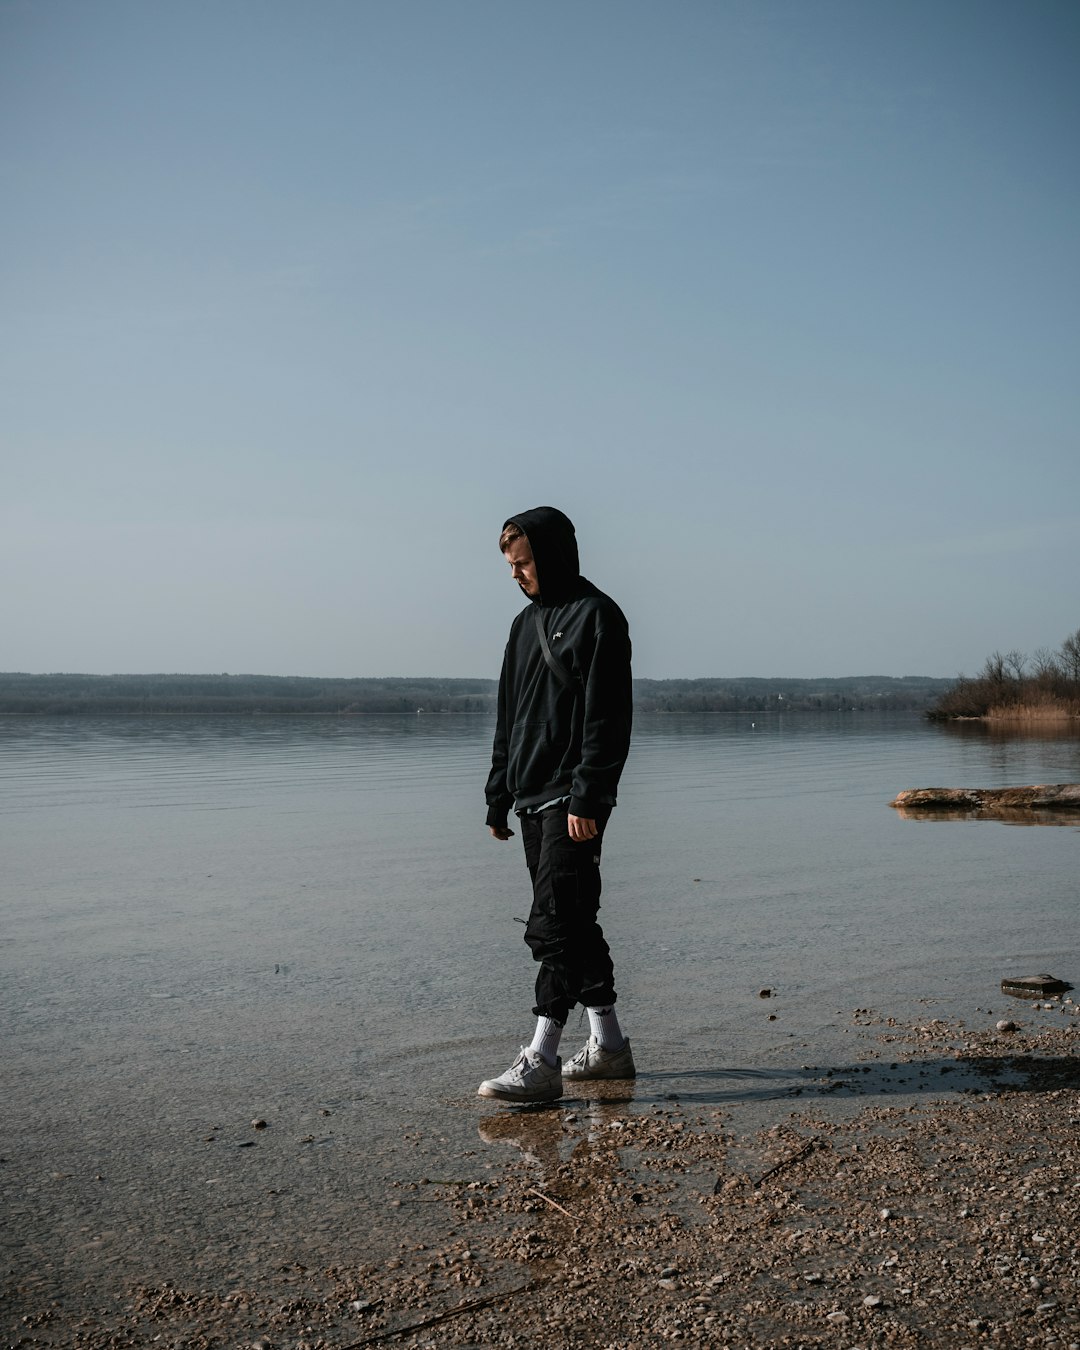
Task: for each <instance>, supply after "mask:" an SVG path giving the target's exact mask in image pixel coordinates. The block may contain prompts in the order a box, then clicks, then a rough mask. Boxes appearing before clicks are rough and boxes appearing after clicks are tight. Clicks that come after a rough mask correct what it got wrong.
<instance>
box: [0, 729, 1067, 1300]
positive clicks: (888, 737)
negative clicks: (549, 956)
mask: <svg viewBox="0 0 1080 1350" xmlns="http://www.w3.org/2000/svg"><path fill="white" fill-rule="evenodd" d="M491 733H492V727H491V725H490V723H489V722H488V721H487V720H486V719H482V718H450V717H442V718H423V717H417V718H411V719H403V720H382V719H370V720H359V719H358V720H349V721H338V720H334V721H331V720H327V721H321V720H320V721H313V722H306V721H303V722H301V721H280V722H279V721H266V720H257V719H246V720H236V721H232V720H220V721H193V722H188V721H183V720H150V721H134V720H133V721H107V722H106V721H100V722H94V721H78V720H72V721H63V720H59V721H55V722H54V721H33V722H20V721H6V722H0V830H2V831H3V873H4V876H3V890H2V896H0V923H2V928H0V969H2V974H3V983H2V989H0V1008H2V1016H3V1026H4V1029H5V1043H6V1048H5V1055H4V1063H5V1071H4V1072H5V1082H4V1084H3V1092H4V1098H5V1105H6V1107H7V1112H6V1117H7V1122H8V1123H7V1125H6V1126H5V1132H4V1137H3V1139H2V1141H0V1147H2V1151H3V1154H4V1156H5V1158H7V1159H8V1160H9V1161H11V1162H13V1163H14V1166H8V1167H6V1168H5V1169H4V1173H3V1184H4V1185H5V1186H6V1187H7V1193H6V1196H5V1199H6V1201H7V1203H8V1204H9V1205H10V1206H12V1213H13V1215H14V1216H15V1217H16V1224H15V1227H14V1229H13V1231H14V1232H16V1234H17V1236H16V1238H15V1239H14V1240H15V1245H16V1248H17V1256H16V1261H15V1264H16V1266H17V1267H19V1268H22V1267H25V1268H27V1269H29V1268H31V1267H32V1266H34V1264H35V1262H36V1263H37V1266H36V1268H38V1269H39V1270H41V1271H45V1272H49V1271H53V1272H55V1271H58V1270H60V1271H62V1270H64V1269H67V1270H68V1271H69V1272H70V1271H71V1270H72V1269H76V1268H78V1269H83V1268H86V1266H87V1263H88V1262H92V1260H100V1261H102V1262H105V1261H108V1260H112V1261H119V1262H120V1263H121V1264H123V1263H124V1261H130V1260H132V1259H134V1258H133V1257H132V1256H131V1253H132V1251H133V1250H134V1249H136V1248H137V1250H139V1251H141V1252H143V1253H144V1254H145V1259H146V1260H148V1261H149V1260H151V1259H152V1258H153V1254H154V1253H155V1252H157V1253H159V1254H161V1253H162V1252H164V1251H166V1250H168V1251H171V1252H172V1254H173V1256H174V1257H175V1255H176V1252H177V1251H178V1250H179V1249H180V1248H183V1249H184V1250H186V1251H188V1252H189V1253H190V1254H191V1255H190V1259H191V1260H192V1261H194V1262H196V1264H197V1263H198V1262H199V1261H203V1262H205V1268H204V1269H203V1272H202V1275H203V1278H209V1272H210V1271H211V1270H213V1271H215V1272H218V1273H224V1274H227V1273H228V1272H227V1268H228V1267H229V1266H230V1265H236V1266H238V1267H239V1266H242V1265H243V1263H244V1262H245V1261H248V1260H252V1259H254V1255H253V1254H258V1256H259V1259H265V1257H266V1252H267V1250H268V1249H270V1248H272V1249H273V1250H274V1251H275V1252H277V1250H278V1248H280V1249H281V1252H282V1253H292V1252H293V1251H294V1250H295V1248H294V1246H293V1245H290V1244H293V1243H294V1242H295V1240H296V1239H295V1235H294V1230H295V1229H296V1228H297V1226H298V1225H302V1226H303V1228H304V1234H305V1236H304V1241H305V1243H307V1244H309V1246H310V1244H315V1245H316V1246H317V1245H318V1242H319V1240H320V1235H321V1236H322V1237H324V1238H325V1239H326V1241H327V1242H328V1243H329V1242H331V1241H332V1240H340V1238H341V1235H342V1233H343V1232H344V1233H349V1232H356V1233H361V1232H366V1233H367V1234H368V1235H369V1236H370V1233H371V1231H372V1230H373V1226H375V1227H377V1228H378V1230H379V1232H380V1234H381V1235H382V1236H383V1237H384V1238H385V1239H386V1240H387V1241H390V1240H391V1239H392V1238H393V1237H394V1236H395V1233H396V1229H395V1227H394V1225H395V1224H397V1223H399V1222H400V1221H399V1220H398V1219H397V1218H396V1217H395V1215H394V1214H392V1213H387V1212H386V1209H385V1195H386V1193H387V1192H386V1187H388V1186H392V1185H393V1184H394V1182H395V1180H401V1179H403V1178H405V1177H407V1176H410V1175H412V1174H413V1172H415V1169H416V1167H418V1166H419V1167H425V1166H426V1167H430V1166H432V1165H434V1166H436V1167H438V1166H443V1167H444V1168H445V1167H446V1166H448V1165H450V1164H448V1163H447V1161H446V1160H447V1159H453V1160H454V1161H453V1164H452V1167H453V1168H455V1169H457V1170H456V1171H455V1175H460V1174H462V1169H464V1171H465V1172H466V1173H467V1172H468V1169H469V1168H470V1167H472V1168H475V1167H479V1166H483V1165H484V1164H483V1158H484V1157H485V1152H484V1146H483V1144H482V1142H481V1140H479V1139H478V1138H477V1121H478V1119H481V1118H482V1117H483V1115H484V1113H490V1112H491V1110H493V1109H495V1110H497V1109H499V1108H493V1107H492V1106H491V1105H490V1104H482V1103H480V1102H479V1100H478V1099H477V1098H476V1097H475V1095H474V1094H475V1089H476V1085H477V1083H478V1082H479V1081H480V1079H481V1078H483V1077H487V1076H489V1075H491V1074H493V1073H495V1072H498V1071H501V1070H502V1069H503V1068H505V1067H506V1064H507V1063H509V1061H510V1059H511V1058H512V1056H513V1054H514V1053H515V1052H516V1048H517V1046H518V1045H519V1044H520V1043H521V1041H522V1040H523V1039H525V1038H527V1037H528V1035H529V1033H530V1029H531V1027H530V1024H531V1017H530V1012H529V1010H530V1006H531V998H532V996H531V989H532V980H533V967H532V962H531V958H530V956H529V953H528V951H527V949H526V948H525V945H524V943H523V942H522V940H521V936H522V927H521V925H520V923H518V922H516V921H515V916H523V915H524V914H526V913H527V908H528V895H527V886H526V883H527V875H526V872H525V868H524V862H523V859H522V856H521V852H520V844H519V840H518V839H517V838H515V839H513V840H511V841H510V842H509V843H506V844H501V843H498V842H496V841H495V840H493V839H491V838H490V836H489V835H488V834H487V831H486V830H485V828H484V826H483V818H484V806H483V799H482V789H483V783H484V779H485V776H486V772H487V761H488V755H489V748H490V741H491ZM1078 780H1080V741H1078V740H1077V739H1076V738H1075V737H1073V738H1061V739H1054V738H1045V739H1043V738H1025V739H1009V738H1000V737H993V736H989V735H987V734H986V732H985V731H983V730H982V729H979V728H964V729H962V730H960V731H957V730H949V729H944V728H940V727H934V726H931V725H929V724H927V723H925V722H924V721H922V720H921V719H920V718H919V717H918V716H916V715H913V714H912V715H883V716H876V715H872V714H846V715H844V714H836V715H833V714H828V715H824V716H822V715H817V716H814V715H802V716H800V715H787V716H782V717H781V716H777V717H762V715H760V714H757V715H753V714H747V715H713V716H701V717H693V716H683V717H677V718H676V717H651V718H650V717H642V718H639V720H638V725H637V728H636V732H635V741H634V747H633V751H632V755H631V759H630V763H629V765H628V767H627V770H626V774H625V777H624V781H623V788H622V795H621V798H620V804H619V808H618V810H617V811H616V813H615V815H614V817H613V820H612V824H611V826H610V827H609V834H608V837H607V841H606V846H605V867H604V899H603V909H602V914H601V918H602V921H603V923H604V926H605V930H606V932H607V935H608V938H609V941H610V942H611V945H612V948H613V951H614V953H615V958H616V971H617V977H618V985H619V991H620V1012H621V1013H622V1015H623V1020H624V1025H625V1026H626V1029H627V1030H628V1032H629V1034H630V1035H631V1036H632V1038H633V1040H634V1044H635V1050H636V1054H637V1059H638V1064H639V1068H640V1069H641V1070H642V1071H643V1072H642V1074H641V1077H640V1078H639V1080H638V1083H637V1085H636V1086H635V1088H634V1093H633V1096H634V1101H635V1102H639V1103H642V1104H648V1103H649V1102H656V1101H663V1100H666V1099H667V1097H668V1095H669V1094H672V1093H675V1094H678V1095H679V1096H680V1098H681V1099H682V1100H684V1101H686V1100H690V1101H698V1102H701V1103H703V1104H712V1105H716V1104H720V1105H728V1104H731V1105H733V1106H736V1105H738V1104H740V1103H743V1104H746V1103H751V1104H752V1103H753V1102H755V1101H769V1100H771V1099H773V1098H775V1097H776V1096H777V1095H780V1094H782V1093H783V1092H785V1091H788V1090H789V1089H790V1082H791V1076H792V1075H797V1074H798V1073H800V1072H802V1071H803V1070H804V1069H805V1067H806V1066H807V1064H813V1065H821V1064H825V1063H834V1062H835V1063H841V1062H842V1061H843V1056H844V1055H845V1054H848V1055H850V1054H852V1053H853V1049H852V1047H851V1045H850V1044H848V1043H846V1042H845V1037H849V1036H850V1034H851V1013H852V1010H853V1009H854V1008H868V1007H871V1008H875V1009H879V1010H881V1011H882V1012H884V1013H886V1014H896V1015H898V1016H906V1015H909V1014H914V1015H922V1016H941V1017H952V1016H963V1017H966V1018H968V1019H969V1021H973V1022H977V1021H978V1019H979V1017H994V1018H996V1017H997V1016H1000V1015H1001V1011H1002V1009H1001V995H1000V990H999V985H1000V981H1001V978H1002V977H1003V976H1005V975H1016V974H1030V973H1037V972H1040V971H1043V970H1046V971H1049V972H1051V973H1053V974H1056V975H1059V976H1060V977H1061V978H1064V979H1071V980H1073V981H1074V982H1075V983H1078V984H1080V978H1078V977H1080V940H1078V936H1077V926H1076V905H1077V896H1076V890H1077V875H1078V867H1077V863H1078V857H1080V830H1078V829H1077V827H1075V826H1064V827H1045V828H1044V827H1035V828H1020V827H1016V826H1010V825H1004V824H999V823H991V822H939V823H926V822H920V821H905V820H901V819H900V818H899V817H898V815H897V813H896V812H895V811H893V810H892V809H890V807H889V806H888V802H889V800H890V799H891V798H892V797H893V796H895V794H896V793H897V792H899V791H900V790H902V789H904V788H909V787H926V786H941V785H948V786H982V787H991V786H1005V785H1009V784H1020V783H1036V782H1051V783H1052V782H1067V781H1072V782H1075V781H1078ZM764 987H769V988H771V989H772V990H773V991H774V997H773V998H771V999H769V1000H762V999H760V998H759V997H758V991H759V990H760V989H762V988H764ZM976 1009H978V1010H980V1011H979V1012H978V1013H977V1012H976ZM1015 1010H1016V1009H1015V1005H1013V1007H1012V1008H1011V1009H1010V1011H1012V1012H1015ZM1047 1016H1050V1014H1047ZM583 1034H584V1033H583V1032H580V1031H579V1029H578V1027H577V1025H576V1014H574V1015H573V1017H572V1023H571V1027H570V1028H569V1029H568V1033H567V1040H568V1041H569V1042H572V1044H570V1045H568V1047H567V1049H568V1051H572V1050H573V1049H575V1048H576V1045H577V1042H578V1040H579V1038H580V1036H581V1035H583ZM256 1117H261V1118H264V1119H266V1120H267V1121H269V1123H270V1125H271V1127H272V1128H271V1129H269V1130H267V1131H265V1132H264V1133H262V1134H260V1135H259V1139H258V1147H257V1148H255V1149H250V1150H247V1151H244V1150H241V1151H240V1152H236V1151H235V1149H233V1145H235V1144H238V1143H245V1142H248V1141H250V1139H251V1128H250V1124H251V1121H252V1119H253V1118H256ZM224 1145H228V1147H229V1148H230V1149H232V1151H231V1152H230V1153H228V1154H226V1153H225V1152H222V1151H218V1152H214V1150H215V1148H217V1149H219V1150H220V1149H221V1148H222V1146H224ZM237 1159H247V1161H246V1162H244V1163H243V1164H242V1165H241V1164H240V1163H239V1162H238V1161H237ZM253 1159H257V1161H253ZM260 1169H262V1170H260ZM54 1174H57V1175H61V1176H69V1177H72V1178H74V1180H71V1181H70V1182H67V1183H65V1186H64V1187H54V1188H53V1189H50V1187H49V1186H48V1185H46V1184H44V1183H42V1182H41V1178H42V1177H45V1176H50V1175H54ZM271 1174H272V1178H273V1179H275V1180H276V1183H277V1184H276V1185H271V1184H269V1179H270V1177H271ZM90 1177H98V1178H99V1180H98V1181H97V1183H96V1185H97V1189H96V1190H95V1189H94V1184H92V1183H91V1182H90V1181H89V1180H87V1178H90ZM100 1178H104V1179H105V1180H100ZM80 1179H81V1180H80ZM65 1187H66V1189H65ZM268 1197H274V1198H268ZM58 1232H59V1233H62V1232H69V1234H70V1233H80V1234H81V1235H82V1236H81V1238H80V1241H79V1242H75V1241H74V1239H73V1238H68V1239H60V1238H57V1237H56V1234H57V1233H58ZM50 1233H51V1234H52V1235H53V1236H52V1237H50V1236H48V1234H50ZM136 1237H137V1239H138V1241H137V1243H135V1244H133V1238H136ZM95 1243H96V1244H98V1245H97V1246H94V1247H93V1252H99V1251H100V1252H102V1253H104V1255H100V1256H93V1257H91V1255H89V1254H88V1251H89V1247H88V1244H95ZM110 1244H112V1245H111V1246H110ZM307 1251H308V1248H307V1247H305V1252H307ZM119 1252H124V1253H126V1256H125V1257H124V1261H121V1257H120V1256H119V1255H118V1253H119ZM42 1278H46V1276H44V1275H43V1276H42Z"/></svg>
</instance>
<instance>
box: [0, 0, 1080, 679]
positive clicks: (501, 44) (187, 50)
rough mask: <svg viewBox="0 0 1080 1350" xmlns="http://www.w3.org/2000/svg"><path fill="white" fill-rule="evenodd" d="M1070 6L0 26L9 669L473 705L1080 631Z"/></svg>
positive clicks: (597, 9)
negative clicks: (540, 568) (520, 533)
mask: <svg viewBox="0 0 1080 1350" xmlns="http://www.w3.org/2000/svg"><path fill="white" fill-rule="evenodd" d="M1078 68H1080V5H1077V4H1076V3H1073V0H1015V3H1002V2H1001V0H902V2H901V0H895V2H894V3H886V2H885V0H876V2H874V3H871V2H870V0H790V2H788V0H754V2H753V3H742V2H741V0H712V2H711V3H704V2H702V0H668V2H667V3H659V2H657V3H641V2H640V0H573V3H568V2H566V0H544V2H543V3H540V0H536V3H521V2H520V0H460V2H458V0H305V2H303V3H302V2H301V0H172V2H171V3H165V2H164V0H126V2H124V0H0V172H2V182H3V196H4V208H3V211H2V212H0V309H2V313H3V315H4V322H3V326H2V334H0V434H2V457H3V469H2V473H3V490H2V493H0V561H2V565H3V570H4V577H5V585H4V588H3V589H4V598H3V604H2V607H0V669H5V670H27V671H46V670H67V671H73V670H78V671H87V672H109V671H224V670H228V671H232V672H241V671H245V672H264V673H270V674H308V675H393V674H400V675H493V674H495V673H496V671H497V668H498V663H499V659H500V655H501V651H502V644H503V642H504V640H505V634H506V630H507V627H508V624H509V622H510V619H511V617H512V615H513V614H514V613H515V612H516V610H517V608H518V607H519V604H518V602H519V599H520V597H519V595H518V592H517V591H516V588H514V587H513V586H512V584H511V582H510V581H509V579H508V576H507V575H504V572H505V567H504V564H503V562H502V560H501V558H500V556H499V554H498V551H497V548H496V544H495V540H496V537H497V535H498V531H499V526H500V525H501V523H502V521H503V519H504V518H505V517H506V516H507V515H509V514H511V513H513V512H515V511H518V510H522V509H524V508H526V507H531V506H537V505H541V504H552V505H556V506H559V507H561V508H562V509H563V510H565V511H566V512H567V513H568V514H569V515H570V516H571V517H572V518H573V519H574V520H575V522H576V523H577V526H578V532H579V538H580V542H581V550H582V557H583V566H584V570H585V571H586V573H587V575H589V576H590V577H591V578H592V580H594V581H595V582H596V583H597V584H598V585H600V586H601V587H603V588H604V589H605V590H608V591H610V592H611V594H613V595H614V596H615V598H616V599H617V600H619V602H620V603H621V604H622V606H623V608H624V609H625V610H626V612H627V614H628V616H629V618H630V621H631V628H632V631H633V634H634V638H635V655H636V662H635V668H636V671H637V673H638V674H640V675H643V676H651V677H657V678H660V677H665V676H693V675H770V674H777V675H781V674H782V675H792V676H812V675H843V674H860V673H882V674H896V675H901V674H912V673H925V674H935V675H952V674H955V673H956V672H957V671H959V670H966V671H968V672H971V671H972V670H973V669H974V668H975V667H977V666H978V665H980V664H981V663H982V660H983V658H984V657H985V656H986V655H987V654H988V653H989V652H990V651H991V650H992V649H994V648H1002V649H1006V648H1011V647H1018V648H1021V649H1023V650H1027V651H1031V650H1033V649H1034V648H1036V647H1038V646H1041V645H1046V646H1057V645H1058V643H1059V642H1060V641H1061V639H1062V638H1064V637H1065V636H1066V634H1067V633H1069V632H1071V631H1073V630H1075V629H1076V628H1077V627H1078V626H1080V582H1078V573H1080V567H1078V558H1080V547H1078V546H1080V453H1078V444H1077V441H1078V437H1077V427H1078V411H1080V406H1078V405H1080V362H1078V359H1077V358H1078V346H1080V342H1078V330H1080V303H1078V302H1080V286H1078V274H1080V247H1078V238H1080V228H1078V226H1080V211H1078V207H1080V191H1078V186H1080V153H1078V150H1080V138H1078V131H1080V80H1078V79H1077V75H1076V72H1077V69H1078Z"/></svg>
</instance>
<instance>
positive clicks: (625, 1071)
mask: <svg viewBox="0 0 1080 1350" xmlns="http://www.w3.org/2000/svg"><path fill="white" fill-rule="evenodd" d="M563 1075H564V1076H565V1077H566V1078H636V1077H637V1069H635V1068H634V1054H633V1051H632V1050H631V1049H630V1042H629V1041H624V1042H623V1044H622V1046H621V1048H620V1049H618V1050H605V1049H604V1048H603V1047H602V1046H601V1044H600V1042H599V1041H598V1040H597V1039H596V1037H595V1036H590V1037H589V1039H588V1040H587V1041H586V1043H585V1044H584V1045H583V1046H582V1047H581V1049H580V1050H579V1051H578V1052H577V1054H576V1055H574V1056H573V1058H572V1059H570V1060H568V1061H567V1064H566V1067H565V1068H564V1069H563Z"/></svg>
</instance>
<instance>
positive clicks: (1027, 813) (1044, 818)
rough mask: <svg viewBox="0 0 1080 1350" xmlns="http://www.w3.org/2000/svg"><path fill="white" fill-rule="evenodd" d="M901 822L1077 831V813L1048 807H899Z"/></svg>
mask: <svg viewBox="0 0 1080 1350" xmlns="http://www.w3.org/2000/svg"><path fill="white" fill-rule="evenodd" d="M896 814H897V815H898V816H899V817H900V819H901V820H934V821H948V820H993V821H998V822H999V823H1000V824H1002V825H1071V826H1072V827H1073V828H1074V829H1080V812H1077V811H1076V810H1075V809H1074V810H1056V811H1055V810H1054V809H1052V808H1051V807H1015V806H994V805H992V804H991V805H987V806H983V807H981V808H980V809H977V810H975V809H968V810H964V809H957V810H950V809H946V808H943V807H940V806H898V807H897V808H896Z"/></svg>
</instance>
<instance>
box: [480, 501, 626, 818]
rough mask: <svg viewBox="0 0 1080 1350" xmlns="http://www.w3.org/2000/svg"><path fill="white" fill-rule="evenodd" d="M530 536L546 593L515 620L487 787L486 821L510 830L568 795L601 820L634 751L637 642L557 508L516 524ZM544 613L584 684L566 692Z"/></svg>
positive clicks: (575, 808)
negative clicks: (515, 813) (551, 662)
mask: <svg viewBox="0 0 1080 1350" xmlns="http://www.w3.org/2000/svg"><path fill="white" fill-rule="evenodd" d="M511 523H513V524H515V525H517V526H518V527H519V528H520V529H521V530H522V531H524V533H525V536H526V538H527V539H528V541H529V547H530V548H531V549H532V555H533V559H534V561H535V563H536V575H537V579H538V581H539V584H540V594H539V596H538V597H537V599H535V600H531V601H530V602H529V604H528V605H526V607H525V608H524V609H523V610H522V612H521V613H520V614H519V615H518V616H517V618H516V619H515V620H514V622H513V625H512V627H511V629H510V639H509V641H508V642H507V644H506V652H505V654H504V656H503V665H502V674H501V676H500V677H499V718H498V724H497V726H496V730H495V744H494V747H493V749H492V755H491V776H490V777H489V778H488V782H487V793H486V796H487V803H488V815H487V823H488V824H489V825H493V826H496V827H500V826H505V824H506V820H507V815H508V814H509V811H510V808H511V806H514V807H516V808H517V809H518V810H524V809H526V808H528V807H531V806H543V805H544V804H545V803H546V802H549V801H554V800H555V799H556V798H559V797H569V798H570V808H569V809H570V814H571V815H574V816H583V817H585V818H586V819H592V818H594V816H595V813H596V807H597V806H614V805H615V793H616V788H617V787H618V783H619V775H620V774H621V773H622V768H623V765H624V764H625V763H626V756H627V753H628V752H629V749H630V722H631V710H632V690H631V682H630V634H629V631H628V629H627V624H626V619H625V617H624V616H623V612H622V610H621V609H620V608H619V606H618V605H617V604H616V603H615V601H614V600H612V599H611V598H610V597H609V596H606V595H605V594H604V593H603V591H599V590H597V588H596V587H595V586H594V585H593V584H592V582H591V581H586V579H585V578H584V577H583V576H582V575H581V573H580V572H579V571H578V549H577V539H576V537H575V535H574V527H573V525H572V524H571V523H570V521H569V520H568V519H567V518H566V516H564V515H563V513H562V512H561V511H557V510H556V509H555V508H554V507H553V506H538V507H536V508H535V509H534V510H532V511H522V512H521V514H520V515H517V516H511V517H510V519H509V520H508V521H506V523H505V524H504V526H503V528H504V529H505V528H506V525H509V524H511ZM537 611H539V614H540V617H541V619H542V621H543V625H544V632H545V633H546V634H547V640H548V645H549V647H550V648H551V652H552V655H553V656H554V658H555V660H556V661H559V662H560V663H561V664H562V665H564V666H565V667H566V669H567V672H568V673H569V674H570V675H571V676H573V677H575V680H574V683H575V686H576V687H574V688H567V687H566V686H565V685H564V684H563V682H562V681H560V680H559V678H558V676H557V675H555V673H554V672H553V671H552V670H551V669H550V668H549V666H548V664H547V662H546V661H545V660H544V654H543V651H542V650H541V647H540V638H539V634H538V633H537V631H536V620H535V618H534V615H535V613H536V612H537Z"/></svg>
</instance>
